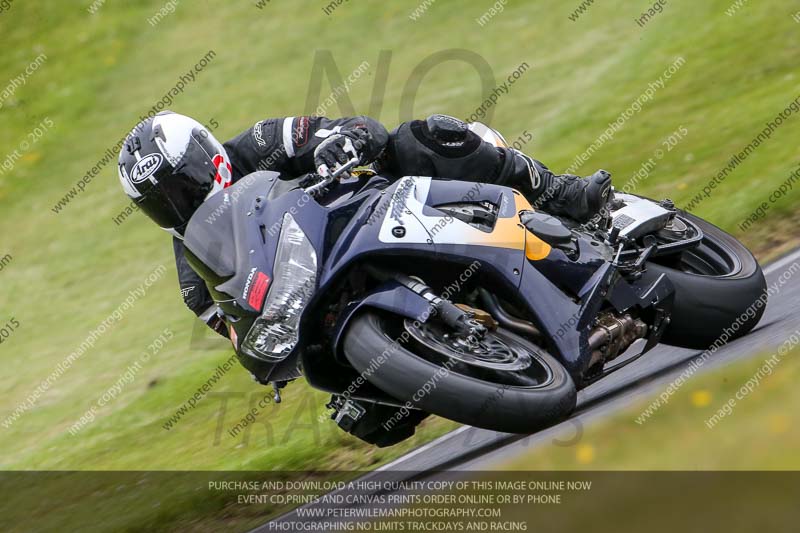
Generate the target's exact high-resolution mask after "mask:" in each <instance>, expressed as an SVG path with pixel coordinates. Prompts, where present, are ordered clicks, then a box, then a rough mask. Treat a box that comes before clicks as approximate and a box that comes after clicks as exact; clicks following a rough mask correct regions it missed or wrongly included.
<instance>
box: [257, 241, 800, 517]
mask: <svg viewBox="0 0 800 533" xmlns="http://www.w3.org/2000/svg"><path fill="white" fill-rule="evenodd" d="M795 262H798V265H800V250H795V251H794V252H792V253H790V254H788V255H786V256H784V257H783V258H781V259H779V260H777V261H775V262H773V263H771V264H769V265H768V266H766V267H765V268H764V273H765V275H766V278H767V285H768V286H771V285H773V284H775V283H778V278H780V277H781V275H785V274H786V273H787V269H788V268H789V267H791V265H792V264H793V263H795ZM795 268H797V267H795ZM797 274H799V273H798V272H795V275H794V276H793V277H786V278H785V281H784V284H783V285H781V286H780V288H779V292H778V293H777V294H775V295H774V296H771V297H770V300H769V303H768V305H767V310H766V312H765V313H764V316H763V317H762V319H761V322H760V323H759V325H758V326H757V327H756V329H754V330H753V331H752V332H751V333H750V334H749V335H747V336H745V337H743V338H740V339H737V340H735V341H732V342H730V343H729V344H727V345H725V346H722V347H721V348H720V349H719V350H717V351H716V352H715V353H714V354H713V356H712V357H711V358H709V359H708V360H707V362H706V363H705V364H703V366H702V367H700V368H699V369H698V370H697V373H701V372H705V371H708V370H709V369H711V368H715V367H719V366H721V365H725V364H729V363H731V362H733V361H736V360H740V359H743V358H746V357H749V356H753V355H759V354H763V353H764V352H766V351H770V350H774V349H776V348H777V347H778V346H779V345H780V344H781V343H782V342H784V341H785V340H786V338H787V337H788V336H789V335H791V334H792V333H793V332H794V331H795V330H797V329H798V328H800V316H798V315H797V313H796V312H795V310H796V305H795V302H797V301H798V299H800V275H797ZM701 353H702V352H699V351H692V350H686V349H682V348H674V347H671V346H666V345H662V346H658V347H656V348H655V349H654V350H652V351H651V352H649V353H648V354H646V355H645V356H643V357H642V358H640V359H639V360H638V361H635V362H633V363H631V364H630V365H628V366H627V367H625V368H622V369H620V370H619V371H618V372H616V373H614V374H611V375H610V376H608V377H607V378H605V379H603V380H600V381H598V382H597V383H595V384H593V385H591V386H590V387H588V388H586V389H584V390H582V391H581V392H580V393H579V394H578V408H577V409H576V411H575V413H574V414H573V416H572V417H571V418H570V419H569V420H566V421H564V422H562V423H560V424H557V425H555V426H552V427H550V428H547V429H544V430H542V431H539V432H537V433H534V434H532V435H513V434H506V433H497V432H493V431H486V430H482V429H476V428H472V427H468V426H463V427H461V428H459V429H457V430H455V431H453V432H451V433H448V434H447V435H444V436H442V437H440V438H439V439H437V440H435V441H433V442H430V443H429V444H426V445H425V446H422V447H420V448H418V449H416V450H414V451H413V452H411V453H409V454H407V455H405V456H403V457H400V458H399V459H397V460H395V461H393V462H391V463H389V464H387V465H385V466H383V467H381V468H380V469H378V470H377V472H380V475H381V476H382V477H381V479H384V480H385V479H386V478H387V476H389V477H390V478H391V479H396V480H397V481H402V480H408V479H424V474H422V475H420V474H418V473H419V472H426V471H433V470H435V471H443V470H492V468H493V465H495V464H497V463H500V462H505V461H507V460H508V459H510V458H513V457H514V456H515V455H516V454H518V453H521V452H526V451H529V450H530V449H531V448H532V447H534V446H536V445H537V444H541V443H544V442H552V441H553V440H554V439H557V442H558V443H559V444H560V445H564V446H569V445H572V444H575V443H576V442H577V441H578V440H579V438H580V435H581V433H582V431H583V427H584V426H586V425H588V424H589V423H591V422H592V421H594V420H597V419H599V418H601V417H603V416H607V415H608V414H610V413H613V412H615V411H617V410H619V409H621V408H624V407H626V406H628V405H630V404H632V403H634V402H636V401H637V400H639V399H641V397H643V396H650V395H655V394H658V393H660V392H661V391H663V390H664V389H665V388H666V387H667V385H668V384H669V383H670V382H671V381H672V380H673V379H675V377H676V376H678V375H679V374H680V373H681V372H682V371H683V370H684V369H685V368H686V366H687V365H689V364H690V363H691V362H692V360H694V359H696V358H698V356H699V355H700V354H701ZM690 380H691V378H690ZM654 416H656V417H657V416H658V415H654ZM393 474H396V477H395V475H393ZM375 475H376V474H367V475H366V476H364V477H363V478H362V479H363V480H369V478H370V477H371V476H375ZM304 520H314V519H312V518H308V519H303V518H300V517H298V516H297V514H296V513H295V512H291V513H288V514H286V515H283V516H282V517H280V518H277V519H275V521H290V522H295V523H297V522H303V521H304ZM253 531H254V533H255V532H259V533H261V532H266V531H269V529H268V527H267V525H266V524H265V525H264V526H261V527H259V528H257V529H255V530H253Z"/></svg>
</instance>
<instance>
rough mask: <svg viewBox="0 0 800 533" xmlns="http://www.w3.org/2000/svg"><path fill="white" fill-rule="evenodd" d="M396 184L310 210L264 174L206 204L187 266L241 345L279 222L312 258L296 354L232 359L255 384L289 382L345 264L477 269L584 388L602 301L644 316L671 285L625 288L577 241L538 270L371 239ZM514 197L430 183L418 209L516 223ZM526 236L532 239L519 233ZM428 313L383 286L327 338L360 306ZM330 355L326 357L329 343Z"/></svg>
mask: <svg viewBox="0 0 800 533" xmlns="http://www.w3.org/2000/svg"><path fill="white" fill-rule="evenodd" d="M400 183H402V182H400ZM400 183H395V184H391V185H388V184H387V182H386V181H385V180H383V179H382V178H373V179H372V180H371V181H369V182H367V183H364V182H363V181H360V182H352V183H346V184H343V185H340V186H339V188H337V189H335V190H334V191H333V193H331V194H330V195H328V196H326V197H325V199H324V200H323V203H322V204H320V203H318V202H317V201H315V200H313V199H311V198H310V197H309V196H308V195H307V194H306V193H305V192H304V191H303V190H302V189H299V188H298V187H297V181H296V180H295V181H294V182H286V181H282V180H280V179H279V177H278V176H277V175H276V174H274V173H270V172H259V173H255V174H252V175H250V176H247V177H245V178H243V179H242V180H240V181H239V182H237V183H236V184H235V185H233V186H231V187H230V188H228V189H226V190H225V191H224V192H223V193H218V194H216V195H215V196H213V197H211V198H210V199H209V200H208V201H206V202H205V203H204V204H203V205H202V206H201V207H200V209H199V210H198V211H197V213H196V214H195V215H194V217H193V218H192V219H191V221H190V222H189V225H188V228H187V230H186V240H185V244H186V247H187V249H188V250H189V252H190V254H189V260H190V262H191V264H192V266H193V267H194V268H195V269H196V270H197V271H198V273H200V275H201V276H203V278H204V279H206V281H207V282H208V285H209V288H210V290H211V292H212V295H213V296H214V297H215V299H216V300H217V302H218V303H219V305H220V307H221V309H222V310H223V312H224V313H225V314H226V316H227V318H228V322H229V325H230V326H231V327H232V328H233V330H234V333H235V336H236V337H238V339H239V341H240V342H241V340H242V339H243V338H244V337H245V336H246V335H247V332H248V331H249V329H250V327H251V325H252V324H253V321H254V319H255V318H256V317H257V316H258V311H259V309H258V308H256V307H254V306H253V305H252V303H253V302H252V300H251V301H250V302H248V290H249V285H250V284H252V280H253V277H254V275H257V273H263V274H266V275H267V276H269V277H270V278H272V277H273V262H274V258H275V255H276V250H277V247H278V236H279V234H280V230H281V224H282V220H283V216H284V214H285V213H291V214H292V216H293V217H294V218H295V220H296V221H297V223H298V225H299V226H300V227H301V228H302V230H303V231H304V232H305V234H306V236H307V238H308V239H309V241H310V243H311V244H312V245H313V247H314V249H315V250H316V252H317V256H318V261H317V264H318V269H319V271H318V273H317V274H318V275H317V290H316V293H315V295H314V297H313V298H312V300H311V301H310V302H309V303H308V305H307V306H306V308H305V311H304V315H303V321H302V323H301V328H300V330H301V331H300V343H299V344H298V346H297V348H296V349H295V350H294V352H293V353H292V354H291V355H290V356H289V357H288V358H286V359H285V360H284V361H283V362H281V363H279V364H277V365H275V364H268V363H265V362H264V361H261V360H255V359H253V358H251V357H248V356H245V355H242V354H239V358H240V360H241V361H242V364H243V365H244V366H245V367H247V368H248V369H250V370H251V371H252V372H253V373H254V375H256V377H257V378H258V379H259V380H261V381H262V382H263V381H267V380H276V379H285V378H286V377H287V376H291V375H292V373H293V372H294V371H295V368H296V367H297V364H298V353H299V352H301V351H302V349H303V342H304V340H305V339H306V338H307V337H309V335H304V328H306V329H307V330H308V332H313V333H316V332H318V331H317V330H318V329H319V325H320V323H321V321H322V318H321V316H320V315H322V314H323V313H322V310H320V309H317V308H316V307H318V306H317V305H316V304H317V302H318V301H320V299H321V297H322V295H325V294H335V293H336V290H337V284H338V283H339V281H340V279H341V276H342V275H343V273H345V272H348V271H350V270H351V268H352V267H353V266H355V265H360V264H363V263H369V262H370V261H372V260H374V259H377V258H379V257H380V258H384V259H385V258H387V257H388V258H392V257H397V258H402V259H403V260H404V261H409V260H411V261H413V260H414V258H425V259H426V260H430V259H433V260H434V261H436V262H437V264H439V263H440V264H441V265H442V268H444V269H448V268H449V269H451V270H452V271H453V272H454V274H457V272H458V269H457V268H453V267H454V266H456V265H469V264H472V263H473V262H475V261H478V262H479V263H480V276H481V277H482V278H483V279H488V280H489V281H490V283H487V284H486V286H487V287H489V288H491V289H493V290H494V291H496V292H497V293H498V294H503V295H504V296H505V297H506V299H507V300H510V301H513V302H514V303H515V304H516V305H517V306H519V307H521V308H522V309H525V310H526V311H527V313H526V314H527V315H528V316H530V317H532V319H533V321H534V323H535V324H536V326H537V327H538V328H539V329H540V330H541V331H542V332H543V333H545V335H546V337H548V338H549V339H550V342H551V346H549V348H550V349H551V350H552V351H553V352H554V354H556V355H558V356H560V357H559V358H560V360H561V361H562V363H563V364H564V366H565V367H566V368H567V370H568V371H569V372H570V374H571V375H572V376H573V378H574V379H575V381H576V383H581V382H583V379H582V376H583V373H584V372H585V370H586V368H587V366H588V364H589V359H590V357H591V353H590V350H588V343H587V337H588V335H589V331H590V328H591V326H592V324H591V321H592V320H593V319H594V317H595V316H596V315H597V312H598V311H599V310H600V308H601V307H602V306H604V305H606V306H608V305H609V303H610V304H611V305H612V306H613V307H615V308H616V309H617V310H618V311H626V310H629V309H632V308H634V307H638V308H639V309H649V310H650V311H649V312H651V313H652V314H653V316H655V315H656V314H657V313H663V308H664V306H668V305H669V302H668V300H669V298H670V295H671V287H670V286H669V282H668V281H667V280H666V279H649V278H648V277H647V276H643V277H642V278H641V279H640V280H638V281H636V282H634V283H629V282H627V281H625V280H623V279H621V277H620V276H619V273H618V272H617V271H616V269H615V267H613V266H612V264H611V262H610V261H609V259H610V256H609V255H608V248H607V247H604V245H603V246H599V245H597V243H595V244H594V245H591V244H590V243H589V242H588V241H587V240H583V241H579V242H578V250H577V252H578V254H577V256H573V258H572V259H570V258H569V257H567V255H565V253H564V252H562V251H561V250H558V249H555V248H554V249H552V251H551V252H550V253H549V255H547V256H546V257H545V258H543V259H540V260H537V261H530V260H528V259H527V258H526V255H525V251H523V250H519V249H512V248H500V247H495V246H491V245H488V244H487V245H465V244H441V243H439V244H434V243H433V236H431V235H430V233H429V232H427V234H428V235H429V236H430V237H431V238H429V239H427V241H426V242H421V240H420V242H403V241H401V240H397V241H395V242H382V241H381V240H380V239H379V233H380V231H381V225H382V222H383V220H384V219H385V218H387V216H388V217H395V216H396V217H397V218H398V219H401V218H402V217H403V216H408V215H407V214H405V213H401V212H397V213H390V211H389V210H390V203H391V201H392V198H397V197H399V196H402V195H408V194H412V192H411V191H409V190H402V189H401V190H398V187H402V185H400ZM514 194H515V193H514V192H513V191H512V190H511V189H509V188H506V187H501V186H497V185H487V184H476V183H468V182H458V181H436V180H434V181H433V182H432V183H431V186H430V188H429V192H428V195H427V198H426V199H425V202H424V204H425V207H424V210H425V213H424V214H425V215H426V216H443V215H444V213H442V212H441V211H439V210H438V209H437V208H436V206H440V205H443V204H448V203H454V202H459V201H462V202H463V201H465V200H466V201H474V202H481V201H486V202H489V203H491V204H493V205H495V206H496V207H497V211H498V214H499V216H500V217H504V218H508V217H516V212H515V204H514ZM526 238H534V237H533V236H532V234H529V233H528V234H527V237H526ZM604 254H605V255H604ZM259 305H260V304H259ZM426 305H427V303H426V301H425V300H424V299H422V298H421V297H420V296H419V295H417V294H416V293H414V292H412V291H410V290H408V289H406V288H405V287H401V286H399V285H397V284H392V283H389V284H384V285H382V286H380V287H379V288H378V289H376V290H375V291H374V292H372V293H371V294H368V295H367V296H366V297H364V298H363V299H362V300H359V301H357V302H350V303H349V305H347V306H346V308H345V309H344V311H343V312H341V313H340V316H339V317H338V322H337V333H336V335H335V336H336V337H337V338H338V337H339V335H340V334H341V332H342V331H343V330H344V328H345V327H346V325H347V322H348V320H349V317H350V316H352V314H353V313H354V312H355V311H357V310H358V309H360V308H362V307H364V306H372V307H377V308H381V309H386V310H389V311H392V312H393V313H396V314H399V315H403V316H407V317H418V316H419V315H420V313H421V311H422V309H423V308H424V307H425V306H426ZM658 334H660V333H658ZM310 336H311V337H313V336H314V335H313V334H312V335H310ZM655 340H656V341H657V338H655ZM652 342H654V341H653V339H651V343H652ZM333 346H334V349H336V347H337V346H338V343H337V341H334V345H333ZM307 370H308V369H307Z"/></svg>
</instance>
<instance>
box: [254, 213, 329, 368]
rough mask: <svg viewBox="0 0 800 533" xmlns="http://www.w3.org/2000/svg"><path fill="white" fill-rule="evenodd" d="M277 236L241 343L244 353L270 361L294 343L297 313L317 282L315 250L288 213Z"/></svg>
mask: <svg viewBox="0 0 800 533" xmlns="http://www.w3.org/2000/svg"><path fill="white" fill-rule="evenodd" d="M279 239H280V240H279V244H278V253H277V254H276V256H275V267H274V269H273V278H274V280H273V282H272V286H271V287H270V289H269V293H268V294H267V301H266V302H264V310H263V311H262V312H261V316H259V317H258V318H257V319H256V321H255V322H254V323H253V326H252V327H251V328H250V331H249V332H248V333H247V336H246V337H245V339H244V341H242V346H241V350H242V352H244V353H245V354H247V355H250V356H252V357H256V358H258V359H263V360H265V361H269V362H271V363H277V362H280V361H283V360H284V359H285V358H286V357H287V356H288V355H289V353H290V352H291V351H292V350H293V349H294V347H295V346H296V345H297V340H298V328H299V326H300V316H301V315H302V313H303V309H305V306H306V304H307V303H308V301H309V300H310V299H311V296H312V295H313V294H314V289H315V288H316V285H317V253H316V251H315V250H314V247H313V246H312V245H311V243H310V242H309V240H308V237H306V234H305V233H303V230H302V229H300V226H298V225H297V222H295V220H294V217H292V215H290V214H289V213H286V214H285V215H284V216H283V226H282V228H281V234H280V237H279Z"/></svg>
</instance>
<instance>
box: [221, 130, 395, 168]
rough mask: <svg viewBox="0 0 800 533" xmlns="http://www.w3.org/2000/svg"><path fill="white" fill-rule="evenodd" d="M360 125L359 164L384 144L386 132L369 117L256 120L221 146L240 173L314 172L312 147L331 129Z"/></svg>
mask: <svg viewBox="0 0 800 533" xmlns="http://www.w3.org/2000/svg"><path fill="white" fill-rule="evenodd" d="M353 128H362V129H364V130H366V131H367V132H368V133H369V136H368V137H367V140H366V142H365V144H364V147H363V148H362V152H363V154H362V158H361V162H362V164H368V163H371V162H372V161H373V160H375V158H377V157H378V155H380V153H381V152H382V151H383V149H384V147H385V146H386V141H387V139H388V137H389V134H388V133H387V132H386V128H384V127H383V125H382V124H381V123H380V122H378V121H376V120H374V119H371V118H369V117H364V116H358V117H349V118H338V119H329V118H325V117H307V116H304V117H287V118H272V119H266V120H260V121H258V122H256V124H255V125H254V126H253V127H251V128H248V129H247V130H246V131H244V132H242V133H241V134H239V135H237V136H236V137H234V138H233V139H231V140H230V141H228V142H226V143H225V149H226V150H227V152H228V155H229V156H230V158H231V160H232V162H233V165H234V167H236V170H237V171H238V172H239V174H240V175H246V174H249V173H251V172H255V171H257V170H274V171H277V172H283V173H287V174H290V175H294V176H296V175H300V174H305V173H307V172H314V170H315V168H316V167H315V165H314V150H315V149H316V148H317V146H319V145H320V143H322V142H323V141H324V140H325V139H327V138H328V137H329V136H330V135H333V134H334V133H339V132H343V131H348V130H351V129H353Z"/></svg>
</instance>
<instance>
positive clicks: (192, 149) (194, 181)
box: [119, 111, 232, 236]
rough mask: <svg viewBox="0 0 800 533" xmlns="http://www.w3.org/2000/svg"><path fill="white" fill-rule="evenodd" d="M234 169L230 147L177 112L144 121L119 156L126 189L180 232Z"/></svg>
mask: <svg viewBox="0 0 800 533" xmlns="http://www.w3.org/2000/svg"><path fill="white" fill-rule="evenodd" d="M231 171H232V169H231V163H230V160H229V159H228V154H227V153H226V152H225V148H224V147H223V146H222V144H220V142H219V141H217V139H215V138H214V136H213V135H212V134H211V132H210V131H208V129H207V128H206V127H205V126H203V125H202V124H200V123H199V122H197V121H196V120H194V119H192V118H189V117H187V116H184V115H179V114H178V113H173V112H172V111H162V112H161V113H159V114H157V115H156V116H155V117H153V118H148V119H145V120H144V121H142V122H140V123H139V124H138V125H137V126H136V127H135V128H134V129H133V131H131V133H130V134H129V135H128V137H127V138H126V139H125V142H124V143H123V145H122V150H121V151H120V154H119V180H120V182H121V183H122V188H123V189H125V193H126V194H127V195H128V196H129V197H130V198H131V199H133V201H134V202H136V203H137V204H138V206H139V208H140V209H141V210H142V211H143V212H144V213H145V214H146V215H147V216H149V217H150V218H151V219H153V221H154V222H155V223H156V224H158V225H159V226H160V227H162V228H164V229H165V230H167V231H169V232H170V233H173V234H177V235H178V236H180V235H182V234H183V230H184V229H185V228H186V224H187V223H188V222H189V219H190V218H191V216H192V214H194V212H195V210H196V209H197V208H198V207H199V206H200V204H202V203H203V202H204V201H205V199H206V198H208V197H209V196H210V195H212V194H214V193H215V192H217V191H220V190H222V189H224V188H225V187H227V186H229V185H230V184H231V178H232V176H231Z"/></svg>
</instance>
